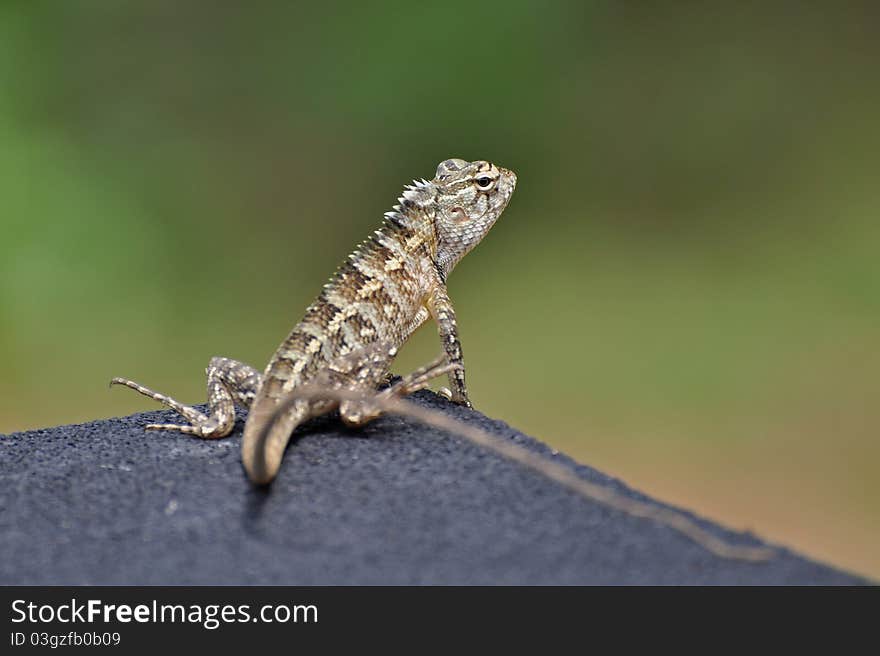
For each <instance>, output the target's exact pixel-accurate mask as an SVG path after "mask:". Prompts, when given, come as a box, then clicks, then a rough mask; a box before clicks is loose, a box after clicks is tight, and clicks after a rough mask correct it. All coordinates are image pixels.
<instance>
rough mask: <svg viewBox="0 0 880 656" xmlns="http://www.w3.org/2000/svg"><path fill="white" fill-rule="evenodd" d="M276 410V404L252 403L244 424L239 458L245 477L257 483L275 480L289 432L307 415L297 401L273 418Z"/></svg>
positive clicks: (267, 482) (262, 483)
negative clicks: (296, 403)
mask: <svg viewBox="0 0 880 656" xmlns="http://www.w3.org/2000/svg"><path fill="white" fill-rule="evenodd" d="M267 401H268V400H267ZM276 409H277V404H276V403H271V402H263V403H255V404H254V405H253V407H251V410H250V413H249V414H248V418H247V421H246V422H245V425H244V437H243V438H242V441H241V459H242V463H243V464H244V469H245V471H246V472H247V475H248V477H249V478H250V479H251V481H252V482H254V483H255V484H257V485H268V484H269V483H271V482H272V481H273V480H274V478H275V476H276V474H278V470H279V469H280V468H281V459H282V457H283V456H284V450H285V449H286V448H287V443H288V442H290V437H291V434H292V433H293V431H294V429H295V428H296V427H297V425H298V424H299V423H300V422H302V421H303V420H304V419H305V418H306V414H307V409H305V408H304V407H303V406H302V405H301V404H298V405H296V406H293V407H292V408H290V409H288V410H286V411H285V412H284V413H283V415H282V416H279V417H277V418H275V417H274V415H275V414H276Z"/></svg>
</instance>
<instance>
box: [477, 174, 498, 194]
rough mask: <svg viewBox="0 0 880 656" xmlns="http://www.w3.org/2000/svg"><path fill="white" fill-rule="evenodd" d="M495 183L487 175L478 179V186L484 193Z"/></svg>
mask: <svg viewBox="0 0 880 656" xmlns="http://www.w3.org/2000/svg"><path fill="white" fill-rule="evenodd" d="M494 182H495V180H493V179H492V178H490V177H489V176H487V175H484V176H482V177H480V178H477V186H478V187H479V188H480V189H483V190H484V191H485V190H487V189H489V187H491V186H492V184H493V183H494Z"/></svg>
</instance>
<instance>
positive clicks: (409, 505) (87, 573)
mask: <svg viewBox="0 0 880 656" xmlns="http://www.w3.org/2000/svg"><path fill="white" fill-rule="evenodd" d="M414 399H415V400H416V401H417V402H418V403H420V404H422V405H426V406H431V407H434V408H438V409H441V410H442V411H444V412H447V413H450V414H452V415H454V416H457V417H459V418H461V419H463V420H465V421H468V422H470V423H473V424H475V425H478V426H482V427H483V428H486V429H489V430H492V431H494V432H496V433H498V434H500V435H503V436H505V437H507V438H509V439H511V440H515V441H516V442H518V443H520V444H523V445H525V446H527V447H528V448H530V449H532V450H535V451H540V452H542V453H546V454H548V456H550V457H554V458H555V459H556V460H558V461H560V462H564V463H566V464H568V465H570V466H571V467H572V468H573V469H575V470H576V471H577V472H578V474H579V475H581V476H583V477H584V478H586V479H589V480H591V481H599V482H602V483H604V484H607V485H611V486H614V487H615V488H616V489H618V490H620V491H623V492H624V493H626V494H629V495H633V496H636V497H638V498H642V499H644V498H645V497H644V496H642V495H640V494H638V493H637V492H634V491H632V490H629V489H628V488H626V487H625V486H624V485H623V484H622V483H620V482H619V481H616V480H614V479H611V478H609V477H607V476H605V475H604V474H602V473H600V472H597V471H595V470H593V469H590V468H588V467H584V466H580V465H577V464H576V463H574V462H573V461H571V460H570V459H568V458H567V457H565V456H563V455H555V456H553V455H552V454H551V451H550V449H549V448H548V447H546V446H545V445H543V444H541V443H540V442H537V441H536V440H533V439H532V438H530V437H527V436H525V435H523V434H521V433H518V432H517V431H515V430H513V429H511V428H510V427H509V426H507V425H506V424H504V423H503V422H498V421H493V420H490V419H487V418H486V417H484V416H482V415H481V414H479V413H477V412H474V411H471V410H466V409H463V408H459V407H455V406H452V405H450V404H448V403H447V402H445V401H444V400H442V399H441V398H439V397H437V396H435V395H433V394H431V393H430V392H421V393H419V394H417V395H415V397H414ZM176 419H177V418H176V416H175V415H174V413H171V412H167V411H156V412H147V413H143V414H138V415H132V416H130V417H122V418H119V419H109V420H104V421H95V422H91V423H87V424H79V425H73V426H61V427H58V428H50V429H45V430H36V431H29V432H26V433H15V434H12V435H6V436H0V584H7V585H8V584H15V585H24V584H29V585H70V584H94V585H102V584H110V585H120V584H132V585H160V584H161V585H167V584H170V585H175V584H186V585H208V584H233V585H235V584H263V585H266V584H268V585H280V584H290V585H308V584H422V583H424V584H853V583H864V582H865V581H862V580H860V579H858V578H856V577H854V576H851V575H849V574H846V573H844V572H841V571H839V570H835V569H833V568H830V567H828V566H825V565H822V564H818V563H815V562H812V561H810V560H808V559H806V558H803V557H801V556H798V555H796V554H794V553H792V552H790V551H788V550H785V549H781V550H780V551H779V554H778V556H776V557H775V558H773V559H772V560H770V561H768V562H764V563H759V564H750V563H744V562H738V561H732V560H724V559H721V558H718V557H716V556H714V555H713V554H711V553H709V552H707V551H706V550H705V549H703V548H702V547H700V546H699V545H697V544H695V543H693V542H691V541H690V540H688V539H687V538H685V537H683V536H682V535H680V534H679V533H677V532H675V531H674V530H672V529H670V528H668V527H665V526H662V525H660V524H657V523H656V522H654V521H650V520H643V519H636V518H634V517H630V516H627V515H624V514H622V513H620V512H616V511H613V510H610V509H608V508H606V507H603V506H601V505H598V504H596V503H593V502H591V501H589V500H586V499H584V498H582V497H580V496H578V495H577V494H575V493H573V492H571V491H569V490H567V489H565V488H563V487H561V486H560V485H558V484H556V483H554V482H552V481H550V480H548V479H546V478H544V477H542V476H541V475H539V474H536V473H534V472H532V471H530V470H527V469H524V468H523V467H521V466H519V465H516V464H513V463H510V462H508V461H506V460H504V459H503V458H501V457H500V456H497V455H495V454H494V453H491V452H488V451H485V450H482V449H480V448H477V447H475V446H473V445H471V444H470V443H468V442H466V441H465V440H463V439H460V438H457V437H454V436H450V435H447V434H444V433H441V432H438V431H435V430H433V429H429V428H426V427H424V426H421V425H420V424H418V423H416V422H413V421H410V420H404V419H401V418H398V417H383V418H381V419H379V420H377V421H375V422H373V423H371V424H370V425H368V426H366V427H365V428H363V429H360V430H347V429H345V428H344V427H343V426H342V424H341V423H340V422H339V421H338V419H336V418H335V417H327V418H321V419H319V420H316V421H313V422H311V423H310V424H308V425H307V426H305V427H304V428H302V429H300V431H299V433H298V435H299V437H298V439H295V440H294V441H293V442H292V444H291V447H290V448H289V449H288V451H287V454H286V457H285V461H284V464H283V466H282V469H281V473H280V475H279V476H278V479H277V480H276V481H275V483H274V484H273V485H272V486H271V488H269V489H255V488H254V487H252V486H251V485H250V484H249V483H248V481H247V479H246V478H245V474H244V471H243V469H242V468H241V464H240V456H239V448H240V443H241V425H240V424H239V425H238V427H237V429H236V432H235V434H234V436H232V437H230V438H226V439H221V440H216V441H207V440H199V439H194V438H192V437H187V436H184V435H180V434H177V433H147V432H145V431H144V430H143V426H144V424H145V423H148V422H151V421H158V422H165V421H176ZM699 521H701V523H702V524H703V525H704V526H706V527H708V528H709V529H710V530H712V531H713V532H714V533H717V534H719V535H723V536H725V537H726V538H727V539H730V540H737V541H740V542H748V543H758V541H757V540H756V539H755V538H754V537H752V536H746V535H741V534H735V533H731V532H728V531H726V530H725V529H723V528H721V527H719V526H716V525H714V524H712V523H710V522H706V521H704V520H699Z"/></svg>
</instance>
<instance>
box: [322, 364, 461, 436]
mask: <svg viewBox="0 0 880 656" xmlns="http://www.w3.org/2000/svg"><path fill="white" fill-rule="evenodd" d="M459 366H460V365H458V364H457V363H450V362H448V361H447V359H446V356H445V355H441V356H440V357H438V358H436V359H435V360H432V361H431V362H429V363H428V364H426V365H425V366H423V367H419V368H418V369H416V370H415V371H413V372H411V373H409V374H407V375H406V376H404V377H403V378H401V379H400V380H398V381H397V382H396V383H394V384H393V385H391V387H388V388H386V389H384V390H382V391H380V392H378V393H377V394H376V395H375V396H374V397H372V398H370V397H367V398H365V399H364V400H362V401H349V400H346V401H342V402H341V403H340V404H339V415H340V416H341V417H342V420H343V421H344V422H345V423H346V424H347V425H349V426H362V425H363V424H365V423H367V422H369V421H372V420H373V419H375V418H377V417H378V416H380V415H381V414H382V413H383V412H386V411H387V410H388V408H387V405H388V400H389V399H392V398H401V397H404V396H407V395H409V394H413V393H415V392H418V391H419V390H422V389H425V388H426V387H427V386H428V384H429V383H430V382H431V381H432V380H433V379H435V378H439V377H440V376H443V375H444V374H448V373H449V372H451V371H452V370H454V369H456V368H458V367H459Z"/></svg>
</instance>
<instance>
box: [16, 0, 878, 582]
mask: <svg viewBox="0 0 880 656" xmlns="http://www.w3.org/2000/svg"><path fill="white" fill-rule="evenodd" d="M648 4H649V3H628V2H556V3H547V2H540V1H537V0H534V1H525V0H510V1H508V2H504V3H496V2H490V1H485V2H473V1H469V2H457V1H451V0H449V1H446V2H441V3H417V2H400V3H390V4H374V3H363V4H344V5H343V4H336V3H332V2H328V3H310V4H308V5H298V4H295V3H281V2H279V3H277V4H273V3H254V4H251V5H249V4H248V3H237V2H208V1H202V2H189V3H177V2H170V1H169V2H148V1H147V0H141V1H139V2H123V1H118V0H116V1H100V2H99V1H96V0H80V1H78V2H70V3H61V2H37V1H14V0H5V1H4V2H3V3H2V6H0V7H2V8H0V217H2V218H0V221H2V224H0V225H2V239H0V371H2V375H0V432H10V431H14V430H20V429H25V428H31V427H39V426H47V425H54V424H59V423H70V422H77V421H85V420H90V419H94V418H97V417H107V416H112V415H118V414H126V413H130V412H135V411H139V410H144V409H153V408H154V407H155V404H152V403H150V402H149V401H148V400H146V399H143V398H142V397H139V396H138V395H136V394H134V393H131V392H129V391H127V390H121V389H120V390H113V391H108V389H107V381H108V380H109V379H110V377H111V376H114V375H123V376H129V377H131V378H134V379H135V380H138V381H140V382H143V383H144V384H147V385H150V386H152V387H155V388H156V389H159V390H161V391H164V392H168V393H170V394H173V395H174V396H176V397H177V398H180V399H182V400H189V401H192V402H201V401H202V400H203V399H204V379H203V373H202V372H203V369H204V366H205V365H206V364H207V362H208V360H209V358H210V357H211V356H212V355H226V356H230V357H234V358H238V359H241V360H244V361H247V362H250V363H252V364H254V365H255V366H257V367H258V368H262V367H263V366H264V364H265V362H266V360H267V358H268V357H269V355H270V354H271V353H272V352H273V350H274V349H275V347H276V346H277V344H278V343H279V342H280V340H281V339H282V337H283V336H284V335H286V333H287V331H288V330H289V329H290V327H291V326H292V325H293V323H294V322H295V321H296V320H297V319H298V318H299V316H300V314H301V313H302V311H303V309H304V308H305V306H306V305H307V304H308V303H309V302H310V301H311V300H312V298H313V297H314V295H315V294H316V293H317V292H318V290H319V288H320V285H321V284H322V283H323V282H324V281H325V280H326V278H327V277H328V275H329V274H330V273H331V271H332V270H333V267H334V266H336V265H337V264H338V263H339V262H340V261H341V260H342V259H343V258H344V256H345V255H346V254H347V253H348V252H349V251H350V250H351V248H352V246H353V245H354V244H355V243H356V242H358V241H360V240H361V239H362V238H364V237H365V236H366V235H367V234H368V233H369V231H370V230H372V229H373V228H374V227H375V226H376V225H377V224H378V222H379V220H380V219H381V216H382V213H383V212H384V211H385V210H387V209H389V208H390V206H391V205H392V204H393V203H394V202H395V199H396V197H397V195H398V194H399V192H400V190H401V187H402V185H403V184H404V183H406V182H408V181H409V180H410V179H412V178H413V177H431V175H432V173H433V171H434V168H435V166H436V164H437V162H439V161H440V160H442V159H445V158H448V157H452V156H456V157H463V158H467V159H478V158H487V159H491V160H493V161H495V162H497V163H499V164H501V165H504V166H507V167H510V168H512V169H514V170H515V171H516V172H517V173H518V175H519V186H518V189H517V192H516V194H515V195H514V197H513V200H512V202H511V205H510V207H509V208H508V210H507V212H506V213H505V215H504V216H503V218H502V220H501V221H500V222H499V223H498V224H497V225H496V226H495V228H494V230H493V231H492V233H491V234H490V235H489V237H488V238H487V239H486V241H485V242H484V243H483V244H481V245H480V246H479V248H478V249H477V250H476V251H475V252H474V254H472V255H471V256H470V257H468V258H466V259H465V260H464V261H463V262H462V264H461V265H460V266H459V267H458V269H457V270H456V271H455V273H454V274H453V275H452V276H451V278H450V292H451V295H452V298H453V299H454V301H455V304H456V308H457V311H458V314H459V325H460V330H461V333H462V339H463V344H464V352H465V358H466V362H467V364H468V372H469V382H470V388H471V395H472V398H473V400H474V402H475V405H476V406H477V407H478V408H479V409H480V410H482V411H483V412H485V413H486V414H488V415H490V416H493V417H499V418H503V419H505V420H506V421H508V422H509V423H510V424H512V425H514V426H516V427H518V428H520V429H522V430H525V431H526V432H529V433H531V434H533V435H535V436H537V437H539V438H541V439H543V440H545V441H547V442H549V443H550V444H552V445H554V446H555V447H557V448H559V449H561V450H564V451H567V452H568V453H570V454H572V455H573V456H575V457H576V458H577V459H579V460H580V461H582V462H585V463H589V464H591V465H594V466H597V467H600V468H602V469H604V470H606V471H608V472H610V473H613V474H615V475H618V476H620V477H622V478H623V479H625V480H626V481H627V482H629V483H630V484H632V485H634V486H636V487H637V488H640V489H642V490H645V491H648V492H650V493H653V494H655V495H658V496H660V497H661V498H664V499H666V500H669V501H671V502H675V503H680V504H683V505H684V506H686V507H689V508H694V509H696V510H698V511H700V512H702V513H705V514H708V515H710V516H711V517H713V518H716V519H719V520H721V521H723V522H725V523H727V524H729V525H731V526H734V527H737V528H751V529H753V530H756V531H758V532H760V533H761V534H763V535H765V536H768V537H770V538H771V539H774V540H779V541H782V542H784V543H786V544H789V545H793V546H795V547H797V548H799V549H801V550H803V551H805V552H807V553H809V554H811V555H813V556H816V557H819V558H822V559H824V560H827V561H830V562H833V563H836V564H838V565H841V566H843V567H846V568H848V569H851V570H855V571H858V572H861V573H865V574H869V575H873V576H874V577H875V578H877V577H880V476H878V474H880V439H878V437H880V436H878V425H880V402H878V389H880V386H878V383H880V380H878V371H880V339H878V337H880V265H878V247H880V222H878V210H880V187H878V171H880V129H878V116H880V84H878V80H880V78H878V63H880V60H878V56H880V42H878V39H877V38H876V26H877V25H878V21H880V11H878V9H877V6H876V5H875V4H871V3H864V4H856V3H829V4H828V5H827V7H826V8H825V9H819V8H817V7H816V6H814V5H808V3H800V2H791V3H782V4H774V5H773V8H770V7H769V6H765V4H762V3H754V4H752V3H749V4H748V6H740V3H726V4H725V5H717V6H714V7H713V6H710V5H709V4H708V3H687V2H683V3H671V4H670V3H664V4H665V6H660V3H657V6H648ZM742 4H743V5H745V3H742ZM438 352H439V343H438V341H437V338H436V335H435V331H434V330H433V328H424V329H422V330H421V331H420V332H419V333H418V334H417V335H416V336H415V337H414V339H413V340H412V343H411V344H409V345H408V346H407V347H406V349H405V350H404V351H403V353H402V354H401V357H400V359H399V361H398V364H397V367H396V369H397V370H398V371H406V370H408V369H412V368H414V367H415V366H416V365H418V364H420V363H422V362H424V361H426V360H427V359H429V358H431V357H433V356H434V355H435V354H437V353H438ZM144 439H158V438H157V437H156V436H148V435H145V437H144ZM585 539H588V536H586V537H585Z"/></svg>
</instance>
